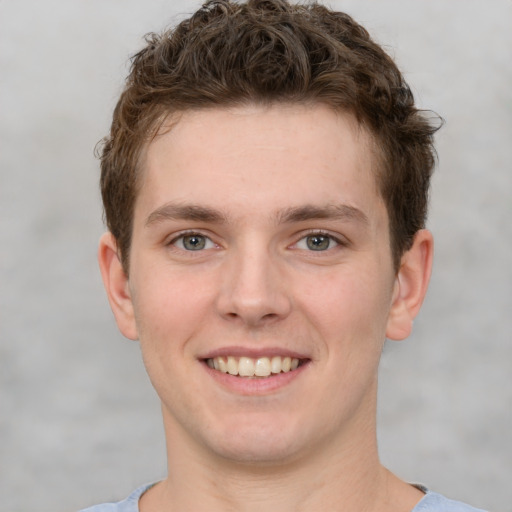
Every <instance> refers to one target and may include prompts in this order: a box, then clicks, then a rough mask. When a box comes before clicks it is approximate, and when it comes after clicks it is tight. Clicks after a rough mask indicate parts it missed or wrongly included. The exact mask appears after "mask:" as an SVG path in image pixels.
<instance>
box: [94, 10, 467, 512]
mask: <svg viewBox="0 0 512 512" xmlns="http://www.w3.org/2000/svg"><path fill="white" fill-rule="evenodd" d="M435 130H436V128H435V127H433V126H431V125H430V124H429V122H428V121H427V119H426V118H425V117H423V116H422V114H421V113H420V112H419V111H418V110H417V109H416V108H415V106H414V101H413V97H412V94H411V92H410V90H409V88H408V86H407V84H406V83H405V82H404V80H403V78H402V76H401V74H400V72H399V70H398V69H397V68H396V66H395V64H394V63H393V61H392V60H391V59H390V58H389V57H388V56H387V55H386V54H385V53H384V52H383V50H382V49H381V48H380V47H379V46H378V45H376V44H375V43H374V42H373V41H372V40H371V39H370V37H369V35H368V34H367V32H366V31H365V30H364V29H363V28H362V27H361V26H359V25H357V24H356V23H355V22H354V21H353V20H352V19H351V18H350V17H349V16H347V15H345V14H343V13H335V12H332V11H329V10H328V9H326V8H325V7H322V6H319V5H309V6H298V5H291V4H288V3H287V2H285V1H284V0H267V1H264V0H259V1H258V0H254V1H249V2H247V4H239V3H234V2H228V1H216V2H207V3H206V4H205V5H204V6H203V8H201V9H200V10H199V11H198V12H197V13H195V14H194V15H193V16H192V17H191V18H190V19H188V20H185V21H184V22H182V23H181V24H180V25H179V26H178V27H177V28H176V29H174V30H171V31H168V32H166V33H164V34H162V35H160V36H158V35H153V36H151V37H149V38H148V41H147V46H146V48H144V49H143V50H142V51H141V52H140V53H138V54H137V55H136V56H135V58H134V61H133V66H132V70H131V73H130V76H129V78H128V81H127V85H126V88H125V91H124V92H123V94H122V96H121V98H120V100H119V102H118V105H117V107H116V110H115V113H114V120H113V123H112V129H111V133H110V136H109V137H108V138H107V139H106V141H105V145H104V149H103V154H102V178H101V187H102V195H103V202H104V208H105V217H106V221H107V225H108V228H109V232H108V233H107V234H105V235H104V236H103V237H102V239H101V242H100V248H99V262H100V267H101V272H102V276H103V280H104V283H105V288H106V290H107V294H108V298H109V301H110V304H111V306H112V310H113V312H114V315H115V317H116V321H117V324H118V326H119V329H120V330H121V332H122V333H123V334H124V335H125V336H126V337H128V338H130V339H138V340H139V342H140V344H141V350H142V355H143V358H144V362H145V365H146V368H147V371H148V374H149V376H150V378H151V381H152V383H153V385H154V387H155V389H156V391H157V393H158V395H159V397H160V399H161V402H162V411H163V420H164V425H165V433H166V440H167V450H168V476H167V478H166V479H165V480H164V481H162V482H159V483H156V484H155V485H152V486H145V487H143V488H140V489H138V490H137V491H135V492H134V493H133V494H132V495H131V496H130V497H129V498H128V499H126V500H125V501H123V502H120V503H118V504H110V505H100V506H98V507H93V509H91V510H94V511H96V512H97V511H102V510H116V511H125V512H127V511H130V512H135V511H137V510H140V511H142V512H155V511H164V510H165V511H185V510H191V511H212V512H214V511H228V510H243V511H261V510H267V509H268V510H276V511H290V512H291V511H301V510H305V511H306V510H307V511H344V512H356V511H357V512H360V511H368V512H370V511H372V512H377V511H379V512H388V511H389V512H391V511H393V512H401V511H403V512H410V511H414V512H419V511H423V512H424V511H439V512H450V511H468V512H469V511H475V510H476V509H473V508H471V507H469V506H466V505H463V504H461V503H456V502H453V501H450V500H448V499H446V498H443V497H441V496H440V495H438V494H435V493H433V492H430V491H427V490H426V489H425V488H423V487H421V486H413V485H410V484H408V483H406V482H403V481H401V480H400V479H398V478H397V477H396V476H394V475H392V474H391V473H390V472H389V471H388V470H386V469H385V468H384V467H383V466H382V465H381V464H380V462H379V458H378V453H377V443H376V426H375V416H376V394H377V369H378V364H379V359H380V354H381V351H382V347H383V343H384V340H385V339H386V337H388V338H391V339H396V340H401V339H404V338H406V337H407V336H408V335H409V333H410V332H411V328H412V321H413V319H414V317H415V316H416V314H417V313H418V311H419V309H420V306H421V303H422V301H423V298H424V296H425V293H426V289H427V285H428V281H429V276H430V270H431V264H432V253H433V241H432V236H431V234H430V233H429V232H428V231H427V230H426V229H424V226H425V218H426V210H427V199H428V189H429V180H430V175H431V172H432V169H433V166H434V156H433V146H432V144H433V134H434V132H435Z"/></svg>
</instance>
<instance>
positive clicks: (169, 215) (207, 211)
mask: <svg viewBox="0 0 512 512" xmlns="http://www.w3.org/2000/svg"><path fill="white" fill-rule="evenodd" d="M164 220H194V221H198V222H211V223H223V222H226V220H227V219H226V217H225V216H224V215H223V214H222V213H221V212H219V211H218V210H214V209H213V208H208V207H205V206H199V205H195V204H185V205H180V204H175V203H167V204H164V205H163V206H161V207H160V208H157V209H156V210H154V211H153V212H151V213H150V214H149V215H148V218H147V219H146V223H145V224H146V226H150V225H151V224H155V223H158V222H161V221H164Z"/></svg>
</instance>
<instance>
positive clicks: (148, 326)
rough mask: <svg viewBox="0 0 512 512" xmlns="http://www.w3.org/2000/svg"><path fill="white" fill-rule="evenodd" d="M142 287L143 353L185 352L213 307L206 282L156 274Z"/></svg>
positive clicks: (138, 306)
mask: <svg viewBox="0 0 512 512" xmlns="http://www.w3.org/2000/svg"><path fill="white" fill-rule="evenodd" d="M138 283H139V286H138V287H137V293H136V294H135V300H134V307H135V319H136V323H137V328H138V332H139V337H140V342H141V346H142V348H143V350H144V349H145V348H150V349H151V350H153V351H156V352H157V353H159V354H161V355H165V354H166V353H168V352H175V351H176V350H180V351H183V350H185V345H186V341H187V340H189V339H190V338H191V337H192V336H193V334H194V332H195V331H196V330H197V329H199V328H200V325H201V320H205V319H206V316H207V311H208V309H209V304H211V293H209V291H208V287H206V286H205V282H204V280H203V279H201V278H200V277H199V276H183V275H181V276H179V275H172V274H167V275H166V274H165V272H164V271H162V272H159V271H156V270H155V271H153V272H152V273H151V274H148V275H146V276H141V279H139V280H138Z"/></svg>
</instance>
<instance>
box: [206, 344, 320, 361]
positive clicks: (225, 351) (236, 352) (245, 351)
mask: <svg viewBox="0 0 512 512" xmlns="http://www.w3.org/2000/svg"><path fill="white" fill-rule="evenodd" d="M228 356H233V357H250V358H252V359H259V358H260V357H274V356H281V357H291V358H296V359H310V358H309V357H308V355H306V354H304V353H301V352H297V351H294V350H290V349H287V348H281V347H260V348H252V347H243V346H230V347H222V348H217V349H214V350H211V351H209V352H207V353H205V354H203V355H200V356H199V359H213V358H215V357H228Z"/></svg>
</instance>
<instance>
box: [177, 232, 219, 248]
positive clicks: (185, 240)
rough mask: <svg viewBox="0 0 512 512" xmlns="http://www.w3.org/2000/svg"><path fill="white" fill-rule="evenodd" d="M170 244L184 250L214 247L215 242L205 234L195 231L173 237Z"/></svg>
mask: <svg viewBox="0 0 512 512" xmlns="http://www.w3.org/2000/svg"><path fill="white" fill-rule="evenodd" d="M172 244H173V245H175V246H176V247H178V248H179V249H184V250H185V251H201V250H203V249H212V248H213V247H215V244H214V243H213V242H212V241H211V240H210V239H209V238H208V237H207V236H204V235H199V234H197V233H190V234H185V235H181V236H179V237H178V238H176V239H174V240H173V242H172Z"/></svg>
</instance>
